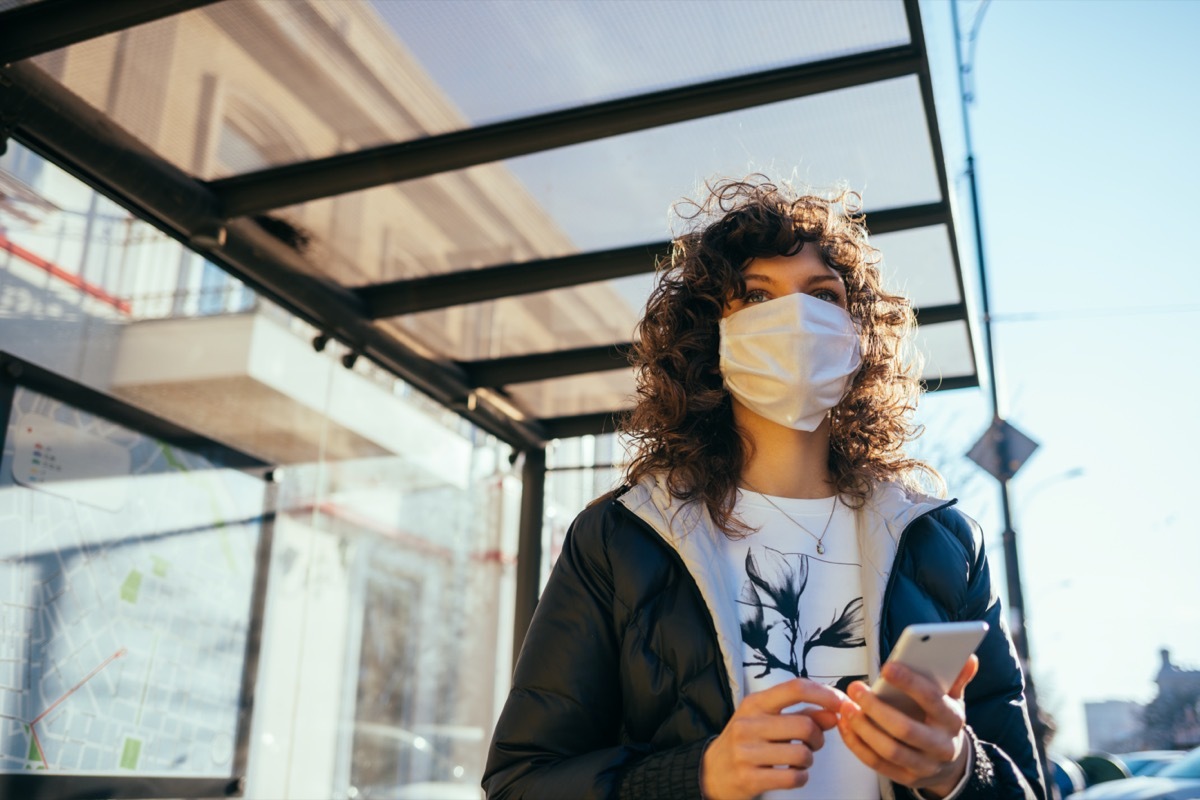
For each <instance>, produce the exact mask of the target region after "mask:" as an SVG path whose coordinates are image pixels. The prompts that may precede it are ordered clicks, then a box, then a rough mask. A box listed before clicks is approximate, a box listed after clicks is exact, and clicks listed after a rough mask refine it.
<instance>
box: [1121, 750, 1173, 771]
mask: <svg viewBox="0 0 1200 800" xmlns="http://www.w3.org/2000/svg"><path fill="white" fill-rule="evenodd" d="M1186 753H1187V751H1186V750H1139V751H1138V752H1136V753H1120V754H1119V755H1118V756H1117V758H1119V759H1121V760H1122V761H1124V762H1125V766H1127V767H1129V772H1130V774H1131V775H1134V776H1135V777H1136V776H1138V775H1157V774H1158V771H1159V770H1161V769H1162V768H1163V767H1165V766H1168V765H1169V764H1172V763H1174V762H1176V761H1178V760H1179V759H1181V758H1183V756H1184V755H1186Z"/></svg>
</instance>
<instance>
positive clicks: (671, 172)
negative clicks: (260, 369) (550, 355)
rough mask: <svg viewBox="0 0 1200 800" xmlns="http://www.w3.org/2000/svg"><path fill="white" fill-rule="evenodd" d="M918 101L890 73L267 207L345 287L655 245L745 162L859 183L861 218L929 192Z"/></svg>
mask: <svg viewBox="0 0 1200 800" xmlns="http://www.w3.org/2000/svg"><path fill="white" fill-rule="evenodd" d="M269 105H270V101H268V100H264V101H263V106H264V107H269ZM923 109H924V106H923V103H922V99H921V95H920V90H919V86H918V83H917V80H916V78H915V77H912V76H909V77H904V78H896V79H892V80H887V81H880V82H877V83H873V84H867V85H864V86H857V87H854V88H850V89H843V90H839V91H835V92H828V93H825V94H820V95H814V96H810V97H804V98H799V99H795V100H789V101H784V102H780V103H774V104H771V105H767V106H762V107H758V108H752V109H746V110H742V111H736V112H731V113H727V114H720V115H715V116H711V117H705V118H702V119H696V120H691V121H688V122H680V123H675V124H672V125H665V126H662V127H659V128H653V129H650V130H645V131H639V132H636V133H629V134H624V135H621V136H614V137H610V138H607V139H602V140H598V141H593V142H587V143H583V144H578V145H572V146H569V147H562V148H558V149H556V150H550V151H546V152H541V153H535V154H532V155H527V156H522V157H519V158H513V159H508V160H506V161H502V162H497V163H494V164H486V165H481V166H476V167H471V168H468V169H463V170H456V171H451V172H447V173H443V174H440V175H436V176H433V177H428V178H420V179H416V180H411V181H406V182H403V183H398V184H392V185H386V186H380V187H376V188H373V189H369V190H364V191H359V192H350V193H347V194H344V195H341V196H338V197H333V198H327V199H322V200H316V201H312V202H308V203H303V204H298V205H296V206H292V207H290V208H287V209H280V210H277V211H276V212H273V213H275V214H276V215H279V216H282V217H284V218H286V219H289V220H291V221H293V222H294V223H296V224H298V225H299V226H301V227H303V228H305V229H307V230H308V232H309V233H310V234H311V238H312V242H313V244H312V255H311V259H312V261H313V263H314V268H316V269H320V270H321V271H323V272H325V273H326V274H328V275H329V276H330V277H332V278H334V279H335V280H337V281H339V282H340V283H343V284H346V285H350V286H361V285H365V284H376V283H386V282H390V281H395V280H403V279H408V278H414V277H420V276H425V275H431V274H440V273H448V272H455V271H460V270H464V269H472V268H477V267H486V266H495V265H502V264H508V263H514V262H525V261H531V260H536V259H541V258H549V257H554V256H560V255H566V254H571V253H577V252H589V251H594V250H606V249H611V248H618V247H626V246H632V245H640V244H645V243H652V242H660V241H663V240H665V239H667V238H669V236H670V234H671V228H672V225H674V226H675V227H676V228H680V227H682V225H681V223H680V221H679V220H678V219H676V218H674V217H673V215H672V213H671V209H672V206H673V204H675V203H676V202H677V201H679V200H680V199H681V198H684V197H688V196H693V197H694V196H696V194H697V193H698V191H699V190H700V189H701V188H702V185H703V182H704V181H705V180H706V179H709V178H712V177H714V176H734V177H736V176H742V175H746V174H747V173H750V172H754V171H756V170H758V171H764V172H766V173H768V174H770V175H771V177H773V178H775V179H776V180H794V181H796V182H797V183H798V184H799V185H801V186H811V187H813V188H814V189H816V190H823V191H827V190H830V189H836V188H837V187H838V186H840V185H847V186H849V187H852V188H856V189H860V190H862V192H863V200H864V203H865V207H866V210H867V211H868V219H869V215H870V212H871V211H872V210H880V209H891V208H903V207H909V206H917V205H921V204H926V203H932V202H938V201H940V200H941V199H942V197H941V193H940V191H939V189H938V182H937V172H936V169H935V167H934V161H933V155H932V149H931V147H930V144H929V133H928V129H927V127H926V121H925V116H924V110H923ZM264 147H265V146H264ZM897 152H904V153H906V154H907V155H906V156H905V157H903V158H898V157H896V153H897ZM680 211H682V212H684V213H687V209H686V208H684V207H680Z"/></svg>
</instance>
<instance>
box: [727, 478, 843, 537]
mask: <svg viewBox="0 0 1200 800" xmlns="http://www.w3.org/2000/svg"><path fill="white" fill-rule="evenodd" d="M742 483H744V484H746V488H748V489H749V490H750V491H752V492H758V494H759V495H761V496H762V499H763V500H766V501H767V502H768V503H770V504H771V508H773V509H775V510H776V511H778V512H779V513H780V514H783V515H784V516H785V517H787V518H788V519H789V520H791V522H792V524H793V525H795V526H796V527H797V528H799V529H800V530H802V531H804V532H805V533H807V534H808V535H809V536H811V537H812V538H814V539H816V540H817V555H819V556H823V555H825V545H824V541H825V534H827V533H829V523H831V522H833V512H834V511H836V510H837V506H838V500H839V499H841V498H840V496H839V495H836V494H835V495H834V496H833V503H832V504H831V505H830V506H829V517H828V519H826V520H825V527H824V528H822V529H821V535H820V536H817V535H816V534H815V533H813V532H812V531H810V530H809V529H808V528H806V527H804V526H803V525H801V524H800V523H799V522H797V521H796V518H795V517H793V516H792V515H791V514H789V513H788V512H786V511H784V510H783V509H782V508H780V507H779V506H777V505H775V502H774V501H773V500H772V499H771V498H770V496H769V495H765V494H763V493H762V492H759V491H758V489H755V488H754V487H753V486H751V485H750V482H749V481H747V480H745V479H743V480H742Z"/></svg>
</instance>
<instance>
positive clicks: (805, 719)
mask: <svg viewBox="0 0 1200 800" xmlns="http://www.w3.org/2000/svg"><path fill="white" fill-rule="evenodd" d="M823 713H825V712H823ZM744 725H745V727H746V734H747V735H748V737H751V738H753V739H756V740H758V741H762V742H804V743H805V744H806V745H808V747H809V748H811V749H812V750H820V749H821V748H822V747H824V745H825V733H824V731H822V730H821V727H820V726H819V725H818V724H817V723H816V722H815V721H814V720H813V719H812V717H810V716H809V715H808V714H805V713H803V712H796V713H791V714H778V715H769V716H762V717H751V718H749V719H747V720H745V722H744Z"/></svg>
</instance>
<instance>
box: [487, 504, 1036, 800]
mask: <svg viewBox="0 0 1200 800" xmlns="http://www.w3.org/2000/svg"><path fill="white" fill-rule="evenodd" d="M638 491H641V492H642V495H643V496H642V497H641V498H640V499H633V500H631V497H633V495H629V496H626V497H621V498H620V499H618V497H616V496H614V497H611V498H608V499H605V500H603V501H601V502H599V503H597V504H595V505H593V506H592V507H590V508H588V509H587V510H585V511H584V512H583V513H581V514H580V515H579V517H578V518H577V519H576V520H575V522H574V524H573V525H572V527H571V529H570V531H569V532H568V534H567V537H566V541H565V543H564V545H563V551H562V554H561V556H560V557H559V559H558V562H557V564H556V565H555V568H554V570H553V573H552V574H551V577H550V580H549V582H548V583H547V585H546V589H545V592H544V593H543V595H542V599H541V601H540V603H539V605H538V608H537V611H536V613H535V615H534V618H533V622H532V624H531V625H530V628H529V632H528V634H527V636H526V639H525V643H524V646H523V648H522V650H521V654H520V657H519V659H518V663H517V668H516V673H515V676H514V679H513V687H512V691H511V693H510V695H509V697H508V701H507V703H506V704H505V706H504V710H503V712H502V713H501V715H500V720H499V722H498V723H497V726H496V731H495V736H494V738H493V741H492V747H491V751H490V753H489V755H488V762H487V767H486V770H485V774H484V779H483V786H484V788H485V789H486V790H487V796H488V797H489V798H492V799H493V800H516V798H524V800H583V799H584V798H595V799H596V800H600V798H604V799H605V800H617V799H619V800H633V799H634V798H639V799H640V798H646V799H647V800H674V799H675V798H679V800H695V799H697V798H700V790H699V769H700V761H701V757H702V755H703V753H704V748H705V747H706V746H707V744H708V742H709V740H710V739H711V738H712V737H714V736H715V735H717V734H719V733H720V732H721V731H722V730H723V728H724V726H725V723H726V722H727V721H728V720H729V718H730V717H731V716H732V714H733V711H734V708H735V699H734V695H735V693H736V692H738V691H740V689H739V682H740V680H741V679H740V677H739V676H735V675H731V672H732V670H734V669H737V667H735V666H733V664H734V663H735V662H733V661H732V659H731V658H730V657H729V655H730V654H729V653H728V652H723V651H729V650H731V649H733V648H734V647H736V646H737V643H734V642H731V641H730V640H729V635H728V634H726V636H725V638H724V639H723V638H722V633H721V631H720V630H719V628H720V627H721V624H722V622H721V619H720V613H719V612H715V611H714V610H713V595H712V594H711V591H712V589H711V587H708V586H707V585H706V584H707V582H708V578H707V577H706V576H705V575H703V574H702V573H703V572H704V569H703V564H704V563H705V560H704V558H703V556H702V557H700V558H699V559H697V558H696V557H695V553H694V552H692V551H689V548H692V549H693V550H694V547H693V546H694V545H695V543H697V542H701V543H702V542H703V541H704V539H705V536H707V538H709V539H711V538H712V537H713V536H714V534H713V533H712V531H711V524H710V525H709V528H710V530H708V531H707V532H705V531H704V530H703V528H704V523H705V521H706V520H707V515H705V514H701V513H693V514H692V515H691V516H690V517H689V516H688V515H687V514H675V513H673V511H674V510H673V509H671V508H670V507H669V503H670V501H669V500H665V501H664V500H663V499H662V493H661V492H659V496H658V497H657V498H656V497H655V496H654V489H653V487H650V488H649V489H646V488H645V487H635V490H634V494H636V493H637V492H638ZM620 494H622V493H618V495H620ZM877 494H878V493H877ZM627 506H632V507H633V509H634V510H633V511H631V510H630V508H629V507H627ZM922 508H928V510H926V511H924V512H923V513H921V514H917V513H916V512H917V510H918V509H913V510H912V511H910V512H909V516H914V515H915V518H913V519H911V520H910V521H908V522H906V523H905V524H904V526H903V528H902V529H900V530H902V533H901V532H900V530H894V531H893V532H891V533H890V534H889V533H888V532H887V531H888V530H889V528H888V527H887V524H879V525H876V526H875V527H876V528H877V531H876V532H875V533H874V534H873V535H874V536H876V537H878V538H880V539H883V540H884V541H885V543H886V544H888V545H889V548H890V549H888V548H885V552H887V553H888V554H889V555H891V554H894V560H893V562H892V568H891V569H890V572H888V571H887V566H888V565H886V564H885V565H883V567H884V568H883V570H881V571H880V572H881V574H884V575H886V576H887V582H886V588H885V589H884V590H883V591H882V593H881V597H882V602H881V603H879V605H880V607H881V613H879V616H878V619H877V620H876V621H877V622H878V623H879V626H878V628H877V629H876V630H877V635H876V636H875V637H874V638H875V639H876V642H875V650H876V651H877V652H876V654H875V658H876V659H877V660H876V663H875V664H874V670H876V671H877V670H878V666H879V663H880V662H881V661H882V660H883V659H885V658H886V657H887V653H888V652H889V651H890V650H891V646H892V644H893V643H894V642H895V641H896V639H897V637H898V636H899V634H900V631H901V630H903V628H904V627H905V626H906V625H908V624H911V623H916V622H936V621H948V620H964V619H982V620H986V621H987V622H988V623H989V625H990V626H991V627H990V632H989V633H988V635H987V637H986V638H985V640H984V642H983V644H982V645H980V648H979V649H978V650H977V654H978V655H979V658H980V662H981V664H980V671H979V674H978V676H977V677H976V678H975V680H974V681H973V682H972V683H971V684H970V685H969V686H968V687H967V692H966V704H967V721H968V725H969V726H970V729H971V731H972V735H971V737H970V738H971V740H972V742H973V744H974V769H973V772H972V774H971V776H970V778H969V780H968V783H967V785H966V787H965V789H964V791H963V793H962V795H961V797H962V798H963V799H964V800H967V799H968V798H969V799H970V800H974V799H975V798H989V800H992V799H994V798H1021V799H1022V800H1024V798H1037V800H1044V798H1045V796H1046V793H1045V789H1044V784H1043V782H1042V777H1041V772H1040V769H1039V767H1038V763H1037V759H1036V757H1035V754H1034V746H1033V740H1032V734H1031V731H1030V726H1029V719H1028V716H1027V713H1026V710H1025V701H1024V694H1023V679H1022V677H1021V673H1020V670H1019V668H1018V665H1017V661H1016V657H1015V652H1014V649H1013V647H1012V643H1011V641H1010V640H1009V638H1008V634H1007V630H1006V627H1005V625H1004V622H1003V617H1002V615H1001V609H1000V604H999V602H998V599H997V597H996V595H995V593H994V592H993V591H992V586H991V582H990V578H989V574H988V569H987V562H986V559H985V557H984V553H983V543H982V538H981V536H980V534H979V531H978V528H977V527H976V526H975V525H974V524H973V523H972V522H971V521H970V520H969V519H968V518H967V517H965V516H963V515H962V514H960V513H958V512H957V511H955V510H953V509H951V508H949V504H946V503H943V504H940V506H938V505H935V504H927V506H924V507H922ZM635 511H636V512H637V513H635ZM647 520H649V522H648V521H647ZM666 520H672V521H671V522H667V521H666ZM665 525H670V526H671V527H673V528H683V529H685V530H688V531H690V532H691V533H690V535H689V536H684V537H681V539H680V540H679V541H682V542H684V544H683V545H681V544H680V543H679V541H676V540H674V539H672V538H671V535H672V534H671V531H664V530H662V528H663V526H665ZM895 527H896V528H899V525H896V526H895ZM697 529H700V530H699V532H697ZM880 531H882V532H880ZM716 535H719V534H716ZM889 537H890V540H889ZM861 540H862V537H861V534H860V541H861ZM865 555H866V557H867V560H868V561H869V559H870V556H869V554H865ZM698 573H701V574H699V575H698ZM865 573H866V566H864V574H865ZM706 591H707V592H709V594H707V595H706ZM718 602H719V601H718ZM869 602H870V599H868V603H869ZM726 624H727V623H726ZM869 644H870V642H869ZM737 663H739V664H740V657H738V662H737ZM738 700H740V697H739V698H738ZM893 792H895V794H896V796H898V797H911V794H910V793H909V792H908V790H906V789H904V788H903V787H893V786H892V785H891V784H889V783H886V782H881V794H883V795H885V796H886V795H888V794H892V793H893Z"/></svg>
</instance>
